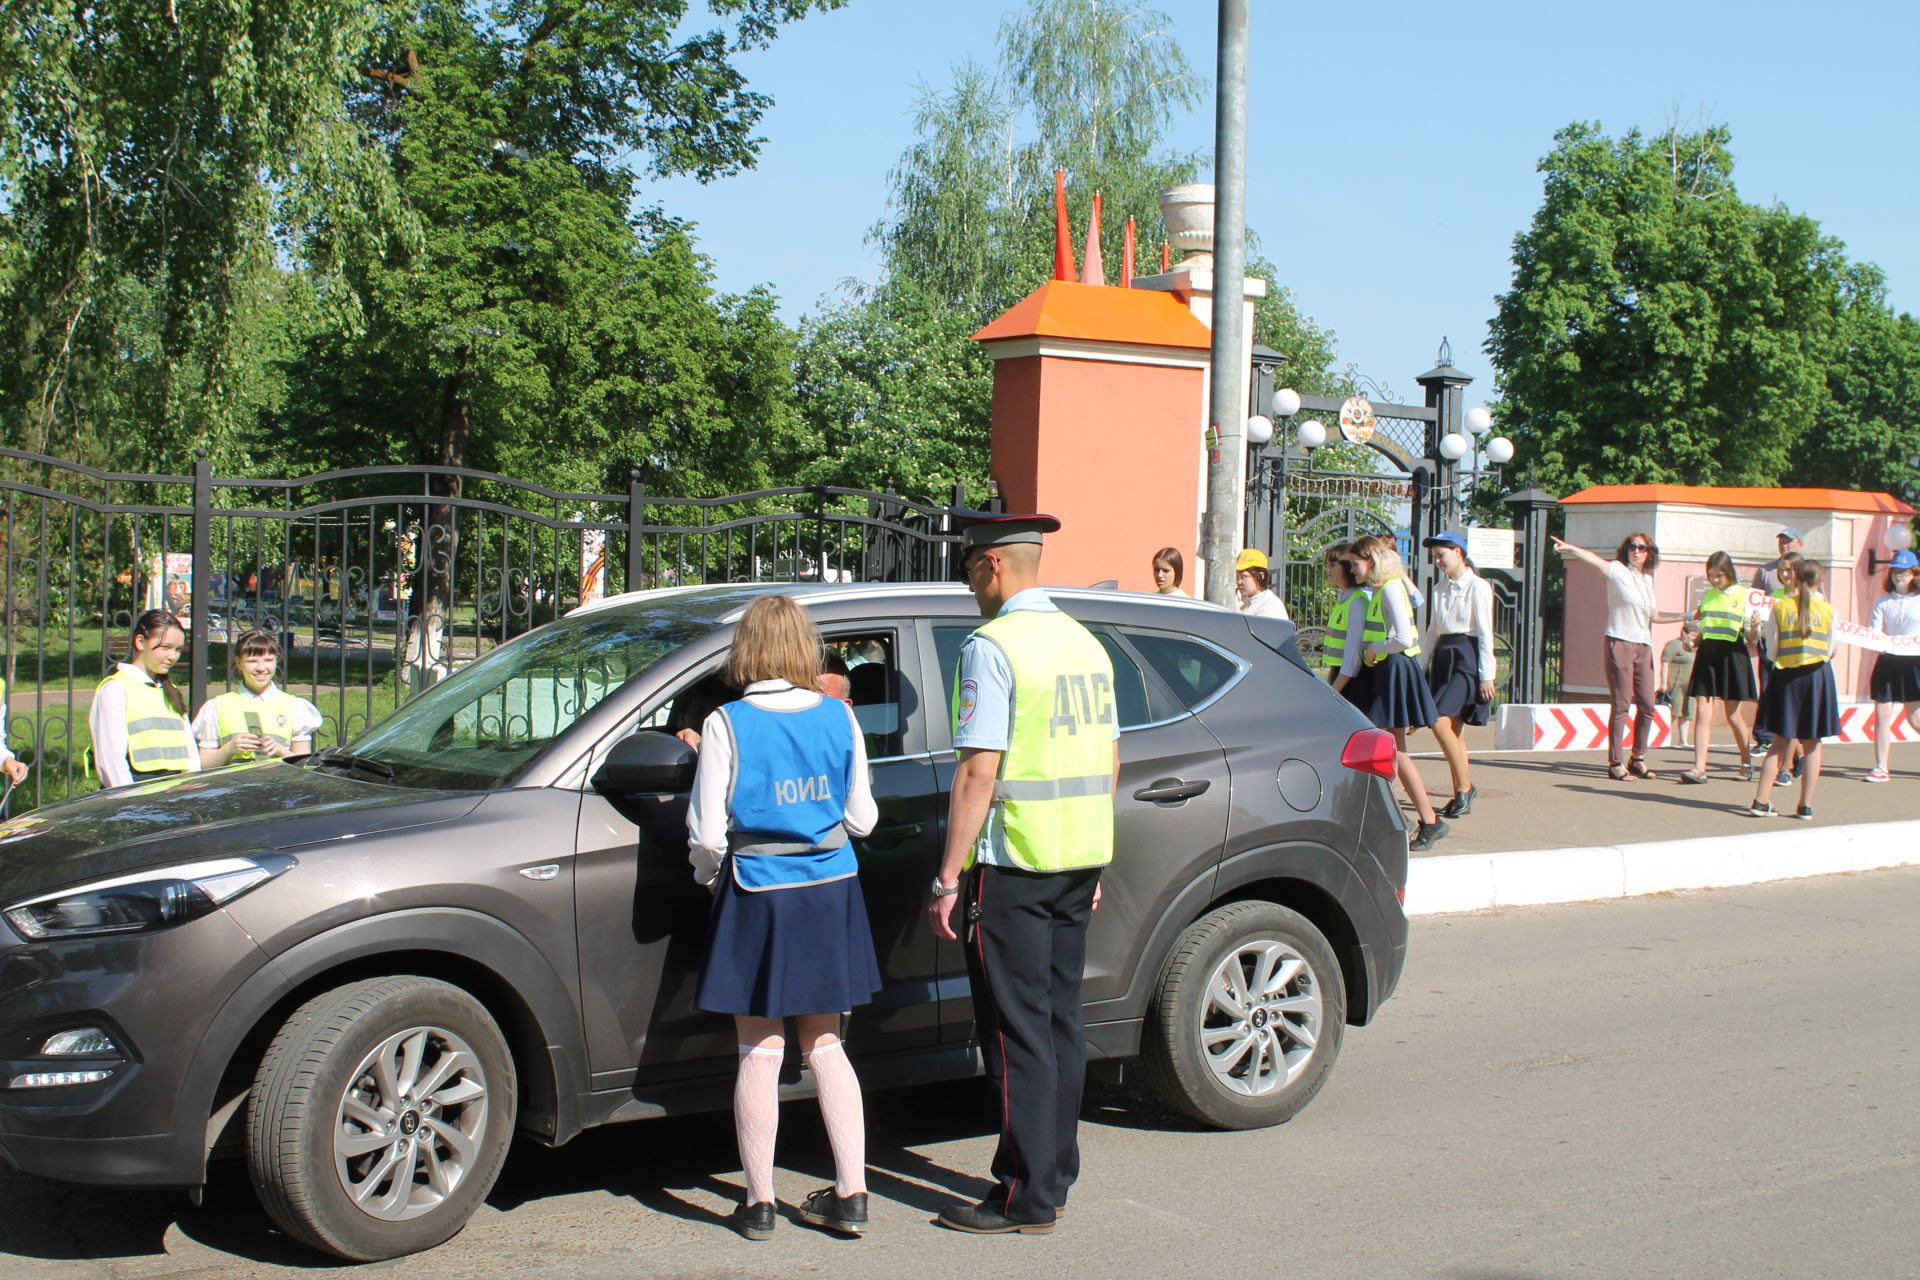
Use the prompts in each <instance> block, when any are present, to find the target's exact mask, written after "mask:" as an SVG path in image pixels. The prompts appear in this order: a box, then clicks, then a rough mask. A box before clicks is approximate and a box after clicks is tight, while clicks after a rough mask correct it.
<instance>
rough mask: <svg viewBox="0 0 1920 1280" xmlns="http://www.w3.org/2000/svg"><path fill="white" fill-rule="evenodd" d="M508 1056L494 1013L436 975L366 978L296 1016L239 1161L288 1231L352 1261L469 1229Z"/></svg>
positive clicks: (486, 1174)
mask: <svg viewBox="0 0 1920 1280" xmlns="http://www.w3.org/2000/svg"><path fill="white" fill-rule="evenodd" d="M517 1097H518V1088H517V1083H516V1081H515V1078H514V1069H513V1058H512V1056H511V1055H510V1054H509V1053H508V1051H507V1046H506V1041H505V1039H504V1037H502V1035H501V1034H500V1028H499V1027H498V1025H496V1024H495V1022H494V1020H493V1018H492V1017H491V1016H490V1015H489V1014H488V1013H487V1011H486V1009H485V1008H484V1007H482V1006H481V1004H480V1003H479V1001H477V1000H475V999H474V998H473V997H472V996H470V995H468V994H467V993H466V992H465V991H462V990H460V989H459V988H458V987H455V986H451V985H449V984H447V983H445V982H440V981H438V980H436V979H432V978H422V977H412V976H401V977H390V978H374V979H370V980H368V981H365V982H355V983H351V984H349V985H347V986H343V987H337V988H335V989H334V990H332V991H329V992H326V993H325V994H323V995H319V996H316V997H314V998H313V999H312V1000H309V1001H307V1003H306V1004H304V1005H302V1006H301V1007H300V1008H299V1009H298V1010H296V1011H295V1012H294V1014H293V1016H292V1017H291V1018H289V1019H288V1020H287V1022H286V1025H285V1026H283V1027H281V1029H280V1033H279V1034H278V1035H277V1036H275V1037H274V1040H273V1043H272V1044H271V1045H270V1046H269V1047H268V1049H267V1052H266V1056H265V1057H264V1058H263V1059H262V1060H261V1062H260V1069H259V1072H258V1073H257V1074H256V1075H255V1077H254V1083H253V1092H252V1094H251V1096H250V1098H249V1100H248V1107H247V1161H248V1167H249V1170H250V1172H251V1174H252V1178H253V1185H254V1190H255V1191H256V1193H258V1195H259V1197H260V1202H261V1204H263V1205H264V1206H265V1207H266V1210H267V1212H268V1213H269V1214H270V1215H272V1217H273V1220H274V1221H275V1222H277V1223H279V1224H280V1226H281V1227H282V1228H284V1229H285V1230H286V1232H287V1233H288V1234H289V1235H291V1236H293V1237H295V1238H296V1239H298V1240H302V1241H304V1242H306V1243H307V1244H309V1245H312V1246H313V1247H314V1248H316V1249H321V1250H324V1251H326V1252H328V1253H331V1254H335V1255H337V1256H339V1257H342V1258H346V1259H349V1260H351V1261H355V1262H374V1261H378V1260H380V1259H383V1258H394V1257H398V1256H400V1255H401V1254H407V1253H417V1252H419V1251H420V1250H422V1249H430V1248H432V1247H433V1246H434V1245H437V1244H440V1243H441V1242H442V1241H445V1240H447V1239H449V1238H450V1237H451V1236H453V1234H454V1233H455V1232H457V1231H459V1230H460V1228H461V1227H463V1226H465V1225H466V1222H467V1219H468V1218H469V1217H471V1216H472V1215H473V1212H474V1210H475V1209H476V1208H478V1207H479V1204H480V1201H481V1199H482V1198H483V1197H485V1196H486V1194H487V1192H488V1191H489V1190H491V1189H492V1187H493V1182H494V1179H495V1178H496V1177H497V1176H499V1173H500V1165H501V1162H502V1161H503V1160H504V1159H505V1157H506V1152H507V1144H508V1142H509V1140H510V1139H511V1138H512V1135H513V1126H514V1115H515V1108H516V1103H517Z"/></svg>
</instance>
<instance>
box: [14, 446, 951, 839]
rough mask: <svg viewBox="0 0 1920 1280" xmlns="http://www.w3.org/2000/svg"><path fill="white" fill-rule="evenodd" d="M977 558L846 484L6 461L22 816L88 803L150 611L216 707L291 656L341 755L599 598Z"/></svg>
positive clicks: (325, 739)
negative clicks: (739, 485) (127, 663)
mask: <svg viewBox="0 0 1920 1280" xmlns="http://www.w3.org/2000/svg"><path fill="white" fill-rule="evenodd" d="M964 503H965V494H964V492H963V491H961V490H959V489H958V488H956V491H955V494H954V505H964ZM956 542H957V535H956V534H955V533H954V532H953V530H952V528H951V524H950V520H949V516H948V514H947V509H946V507H945V506H943V505H939V504H936V503H933V502H931V501H926V500H918V499H912V498H904V497H900V496H898V495H895V494H888V493H873V492H868V491H865V490H856V489H843V488H837V487H828V486H813V487H804V488H779V489H765V490H759V491H756V492H752V493H739V494H729V495H726V496H722V497H711V498H684V497H673V496H665V495H658V494H652V493H649V492H647V491H646V489H645V488H644V487H642V486H641V485H640V484H639V482H638V480H637V478H636V480H635V481H634V483H632V484H631V485H629V487H628V490H627V492H626V493H624V494H605V493H571V492H563V491H557V490H552V489H546V488H543V487H541V486H539V485H534V484H528V483H526V482H524V481H519V480H514V479H512V478H510V477H507V476H500V475H494V474H491V473H488V472H482V471H473V470H468V469H464V468H452V467H360V468H352V469H346V470H339V471H329V472H323V473H319V474H315V475H308V476H297V477H293V478H289V479H274V478H260V477H244V478H243V477H230V476H220V475H216V474H214V472H213V469H212V467H211V466H210V465H209V464H208V463H207V461H206V460H205V459H204V458H201V459H199V460H197V461H196V462H195V463H194V466H193V468H192V470H191V471H190V472H187V473H184V474H179V475H143V474H127V473H120V472H109V471H102V470H98V469H95V468H92V467H86V466H82V465H80V464H78V463H74V462H70V461H66V460H63V459H59V458H50V457H45V456H42V455H39V454H31V453H22V452H19V451H17V450H10V449H0V591H4V605H3V606H0V607H3V608H4V615H3V617H4V623H5V638H4V644H5V654H4V667H3V668H0V674H4V676H5V678H6V707H7V712H8V716H7V731H6V741H7V743H8V745H9V746H10V747H11V749H12V750H13V751H14V753H15V754H16V755H18V756H19V757H20V758H21V759H22V760H23V761H26V762H27V763H28V764H29V765H30V766H32V770H33V771H32V774H31V776H30V777H29V779H28V781H27V782H26V783H24V784H23V787H22V789H23V791H24V795H23V796H21V797H20V798H19V800H23V801H25V802H26V803H28V804H35V805H37V804H40V803H43V802H45V801H47V800H51V799H57V798H59V797H61V796H65V795H69V794H73V793H75V792H78V791H81V790H86V789H89V788H90V786H91V783H90V782H89V781H88V780H87V779H88V776H89V774H90V772H91V770H90V761H89V758H88V747H89V745H90V741H91V739H90V737H89V735H88V733H87V729H86V723H85V720H86V713H87V707H88V704H89V703H90V702H91V700H92V693H93V690H94V688H95V687H96V685H97V684H98V682H99V681H100V679H101V678H102V677H103V676H104V675H105V674H106V673H107V672H108V671H110V670H111V669H112V665H113V663H114V661H115V660H117V659H120V658H123V657H125V656H126V648H127V639H126V637H127V634H128V631H129V629H130V627H131V626H132V623H133V620H134V619H135V618H136V617H137V616H138V615H139V614H140V613H141V612H142V611H144V610H146V609H150V608H166V609H171V610H172V611H174V612H175V613H177V614H179V615H180V617H181V618H182V620H183V622H184V623H185V624H186V626H187V628H188V636H189V637H190V641H191V647H190V652H189V655H188V657H187V658H185V659H183V662H182V666H183V667H185V668H186V676H185V679H181V678H180V673H179V672H178V671H176V676H175V679H176V683H180V684H183V685H184V686H185V687H186V689H187V691H188V692H189V695H190V701H191V704H192V706H193V707H195V708H197V707H199V706H200V705H201V704H202V703H203V702H204V701H205V699H206V698H207V697H208V696H209V695H210V694H211V693H217V692H219V691H221V690H222V689H224V688H226V687H227V686H228V684H229V678H230V672H229V667H228V660H227V650H228V647H229V645H230V643H231V642H232V641H233V640H235V639H237V637H238V636H239V634H240V633H241V632H242V631H244V630H247V629H249V628H256V627H257V628H261V629H264V630H267V631H269V632H271V633H272V634H274V635H275V636H277V637H278V638H279V640H280V644H281V654H282V656H281V665H280V679H281V683H282V684H283V685H284V686H285V687H287V688H288V689H289V690H290V691H291V692H293V693H295V694H297V695H298V696H301V697H304V698H308V699H310V700H312V701H313V702H314V703H315V704H316V705H317V706H318V707H319V709H320V711H321V714H322V716H323V717H324V720H325V724H324V727H323V728H322V730H321V732H320V734H319V735H318V740H317V741H316V743H315V745H316V746H328V745H337V744H342V743H345V742H346V741H348V740H350V739H351V738H353V737H354V736H356V735H357V734H358V733H359V732H360V731H361V730H362V729H364V728H365V727H366V726H367V725H368V724H370V723H371V722H372V721H373V720H375V719H377V718H378V717H379V716H381V715H383V714H385V712H386V711H387V710H389V709H390V708H391V707H392V706H393V705H394V704H395V703H396V702H398V701H400V700H402V699H404V698H405V697H406V696H407V694H409V693H410V692H412V691H414V690H417V689H419V688H423V687H425V686H426V685H428V684H431V683H432V682H433V681H434V680H436V679H438V678H439V677H440V676H442V675H444V674H445V673H446V672H447V671H449V670H451V669H452V668H453V667H455V666H457V665H459V664H461V663H464V662H467V661H470V660H471V659H473V658H475V657H477V656H479V655H480V654H482V653H484V652H486V651H487V650H489V649H491V648H493V647H494V646H496V645H499V644H502V643H504V642H506V641H508V640H510V639H512V638H513V637H515V636H517V635H520V634H521V633H523V632H525V631H528V630H530V629H532V628H533V627H535V626H538V625H540V624H541V623H544V622H547V621H550V620H551V619H553V618H555V617H558V616H559V615H561V614H563V613H565V612H566V611H567V610H569V609H572V608H574V607H576V606H577V605H579V604H581V603H582V602H584V601H587V600H591V599H594V598H597V597H599V596H601V595H610V594H614V593H617V592H622V591H630V590H638V589H641V588H647V587H665V586H680V585H692V584H697V583H707V582H742V581H778V582H802V581H814V582H819V581H829V582H831V581H928V580H946V579H949V578H951V577H952V576H953V566H954V561H953V556H954V548H955V544H956ZM13 807H14V810H15V811H16V812H17V811H19V810H20V809H21V808H22V807H24V806H23V804H21V803H20V802H19V801H16V802H15V803H14V806H13Z"/></svg>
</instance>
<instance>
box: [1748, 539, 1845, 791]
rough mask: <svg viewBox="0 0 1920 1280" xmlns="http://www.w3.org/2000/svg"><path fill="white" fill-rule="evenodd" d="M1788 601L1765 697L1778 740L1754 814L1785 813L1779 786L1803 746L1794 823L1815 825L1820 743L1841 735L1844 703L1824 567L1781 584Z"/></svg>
mask: <svg viewBox="0 0 1920 1280" xmlns="http://www.w3.org/2000/svg"><path fill="white" fill-rule="evenodd" d="M1781 585H1782V586H1783V587H1784V588H1785V591H1784V594H1783V595H1782V596H1781V598H1780V599H1778V600H1775V601H1774V602H1773V609H1772V611H1771V612H1770V613H1769V614H1768V615H1767V621H1766V639H1767V652H1769V653H1771V654H1772V655H1773V674H1772V675H1771V676H1769V677H1767V687H1766V688H1765V689H1763V690H1762V691H1761V693H1760V715H1759V717H1758V719H1757V720H1756V721H1755V723H1756V725H1757V726H1758V727H1759V728H1762V729H1765V730H1767V731H1768V732H1769V733H1771V734H1772V735H1773V745H1772V746H1771V747H1768V748H1767V754H1766V758H1765V759H1764V760H1762V761H1761V762H1760V785H1759V787H1758V788H1757V789H1756V790H1755V791H1754V793H1753V803H1752V804H1750V805H1748V806H1747V812H1748V813H1749V814H1750V815H1752V816H1753V817H1756V818H1775V817H1778V816H1779V812H1778V811H1777V810H1776V809H1775V808H1774V807H1773V805H1772V803H1771V802H1770V801H1769V800H1768V799H1767V793H1768V792H1769V791H1770V790H1771V789H1772V788H1773V784H1774V780H1775V778H1776V777H1777V776H1778V775H1779V773H1780V771H1781V770H1782V769H1784V768H1786V767H1787V759H1788V753H1789V752H1791V751H1792V749H1793V746H1794V744H1795V743H1798V744H1799V746H1800V748H1801V757H1800V807H1799V808H1798V809H1797V810H1796V811H1795V812H1794V815H1793V816H1794V817H1796V818H1800V819H1802V820H1803V821H1810V820H1812V818H1813V792H1814V788H1815V787H1817V786H1819V785H1820V739H1822V738H1825V737H1829V736H1831V735H1833V734H1836V733H1839V732H1840V695H1839V690H1838V689H1836V688H1835V686H1834V683H1833V664H1832V662H1830V661H1829V659H1830V658H1832V656H1833V606H1832V605H1831V604H1828V603H1827V602H1826V601H1825V600H1824V599H1822V598H1821V596H1820V591H1819V587H1820V565H1819V564H1818V563H1817V562H1816V561H1813V560H1802V561H1801V562H1800V564H1799V565H1798V566H1797V567H1796V568H1795V570H1794V583H1793V585H1792V586H1790V587H1789V586H1787V584H1786V583H1784V582H1783V583H1782V584H1781Z"/></svg>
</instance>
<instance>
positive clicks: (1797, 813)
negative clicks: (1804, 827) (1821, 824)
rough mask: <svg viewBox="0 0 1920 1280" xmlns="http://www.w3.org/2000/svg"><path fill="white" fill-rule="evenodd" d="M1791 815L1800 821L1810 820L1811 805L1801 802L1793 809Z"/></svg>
mask: <svg viewBox="0 0 1920 1280" xmlns="http://www.w3.org/2000/svg"><path fill="white" fill-rule="evenodd" d="M1793 816H1794V817H1796V818H1798V819H1800V821H1802V822H1812V821H1813V806H1812V805H1810V804H1803V805H1801V806H1800V807H1799V808H1798V809H1795V810H1794V811H1793Z"/></svg>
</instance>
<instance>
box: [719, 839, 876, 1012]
mask: <svg viewBox="0 0 1920 1280" xmlns="http://www.w3.org/2000/svg"><path fill="white" fill-rule="evenodd" d="M879 989H880V965H879V963H878V961H877V960H876V959H875V957H874V953H873V930H872V928H871V927H870V926H869V925H868V923H867V906H866V899H865V898H864V897H863V896H862V894H861V892H860V878H859V877H858V876H848V877H847V878H846V879H844V880H829V881H827V882H826V883H825V884H809V885H801V886H799V887H797V888H792V889H767V890H763V891H762V892H760V893H748V892H747V891H746V890H745V889H742V888H741V887H740V886H739V885H738V884H736V883H734V879H733V868H732V867H731V866H729V865H723V866H722V867H721V869H720V885H719V889H718V890H717V891H716V892H715V893H714V895H713V910H712V912H711V913H710V914H709V915H708V917H707V961H706V966H705V967H704V968H703V969H702V970H701V972H700V990H699V994H698V995H696V996H695V997H694V1003H695V1004H697V1005H699V1006H700V1007H701V1008H702V1009H706V1010H708V1011H709V1012H712V1013H737V1014H745V1015H746V1016H748V1017H752V1018H791V1017H794V1016H796V1015H798V1014H802V1013H844V1012H846V1011H847V1010H849V1009H852V1008H855V1007H856V1006H858V1005H863V1004H865V1003H866V1002H867V1001H869V1000H871V999H872V998H873V993H874V992H876V991H878V990H879Z"/></svg>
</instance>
